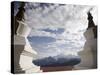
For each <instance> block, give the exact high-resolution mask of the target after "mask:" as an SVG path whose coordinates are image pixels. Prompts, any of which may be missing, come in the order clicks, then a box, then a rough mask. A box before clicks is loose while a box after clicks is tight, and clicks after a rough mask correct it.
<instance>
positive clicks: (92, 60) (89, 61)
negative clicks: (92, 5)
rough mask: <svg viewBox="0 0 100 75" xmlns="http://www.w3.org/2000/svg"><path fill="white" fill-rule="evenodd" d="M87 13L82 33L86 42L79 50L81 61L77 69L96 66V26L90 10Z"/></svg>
mask: <svg viewBox="0 0 100 75" xmlns="http://www.w3.org/2000/svg"><path fill="white" fill-rule="evenodd" d="M87 15H88V28H87V30H86V31H85V33H84V36H85V38H86V42H85V45H84V50H83V51H81V52H79V55H80V56H81V60H82V61H81V63H80V64H79V65H78V69H91V68H97V26H95V24H94V22H93V17H92V15H91V13H90V12H88V13H87Z"/></svg>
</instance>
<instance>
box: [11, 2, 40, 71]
mask: <svg viewBox="0 0 100 75" xmlns="http://www.w3.org/2000/svg"><path fill="white" fill-rule="evenodd" d="M24 6H25V3H22V4H21V6H20V7H19V11H18V13H17V15H16V16H15V18H14V24H13V25H14V34H13V38H14V43H13V44H14V45H13V46H14V51H13V52H14V60H13V64H14V66H13V67H14V68H13V69H14V72H13V73H34V72H42V70H40V67H39V66H36V65H34V64H33V63H32V60H33V59H36V55H37V52H36V51H35V50H34V49H32V47H31V45H30V43H29V41H28V39H27V36H28V34H29V33H30V30H31V29H30V27H29V26H28V25H27V24H26V23H25V18H24V12H25V9H24Z"/></svg>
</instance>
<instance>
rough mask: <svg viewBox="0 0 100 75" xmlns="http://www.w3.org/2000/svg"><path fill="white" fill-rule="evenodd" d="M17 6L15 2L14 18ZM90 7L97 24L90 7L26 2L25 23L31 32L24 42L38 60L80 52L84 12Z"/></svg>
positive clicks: (83, 39) (81, 48)
mask: <svg viewBox="0 0 100 75" xmlns="http://www.w3.org/2000/svg"><path fill="white" fill-rule="evenodd" d="M18 7H19V3H15V10H14V14H15V15H16V13H17V11H18ZM90 8H92V10H91V13H92V15H93V17H94V22H95V24H97V9H96V7H94V6H86V5H84V6H83V5H82V6H81V5H65V4H53V3H52V4H48V3H26V5H25V10H26V11H25V19H26V20H25V22H26V23H27V25H29V27H30V28H31V29H32V30H31V32H30V34H29V37H28V39H29V41H30V44H31V46H32V47H33V48H34V49H35V50H36V51H37V52H38V55H39V57H47V56H55V55H58V54H67V55H70V54H71V55H77V53H78V52H79V51H81V50H83V47H84V43H85V38H84V36H83V33H84V32H85V30H86V28H87V24H88V21H87V14H86V13H87V11H88V10H89V9H90Z"/></svg>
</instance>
